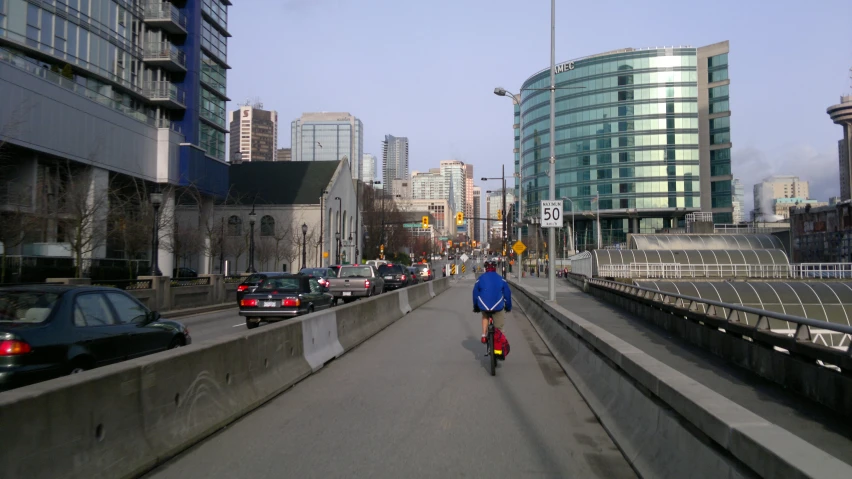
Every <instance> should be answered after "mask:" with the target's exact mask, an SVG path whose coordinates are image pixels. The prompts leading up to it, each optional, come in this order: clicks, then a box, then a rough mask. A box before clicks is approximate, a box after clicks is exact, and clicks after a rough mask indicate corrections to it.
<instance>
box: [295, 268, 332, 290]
mask: <svg viewBox="0 0 852 479" xmlns="http://www.w3.org/2000/svg"><path fill="white" fill-rule="evenodd" d="M299 274H304V275H305V276H313V277H314V278H317V280H319V283H320V284H321V285H323V286H325V287H326V288H328V287H329V283H328V280H329V279H330V278H334V277H336V276H337V271H335V270H334V269H332V268H302V269H301V270H300V271H299Z"/></svg>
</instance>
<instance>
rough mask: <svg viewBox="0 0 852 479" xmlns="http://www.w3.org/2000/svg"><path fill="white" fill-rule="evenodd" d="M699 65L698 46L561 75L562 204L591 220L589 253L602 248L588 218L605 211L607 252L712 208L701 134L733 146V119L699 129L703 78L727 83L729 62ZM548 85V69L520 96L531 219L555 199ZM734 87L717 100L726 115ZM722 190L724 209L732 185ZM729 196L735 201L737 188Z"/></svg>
mask: <svg viewBox="0 0 852 479" xmlns="http://www.w3.org/2000/svg"><path fill="white" fill-rule="evenodd" d="M698 56H699V55H698V49H697V48H691V47H688V48H669V49H648V50H633V49H628V50H626V51H619V52H614V53H610V54H601V55H595V56H591V57H587V58H584V59H580V60H577V61H575V62H573V66H574V68H573V69H569V68H566V69H564V71H560V72H558V73H557V74H556V88H557V91H556V108H555V110H556V125H555V131H556V137H555V146H556V151H555V157H556V158H555V159H556V172H555V173H556V198H557V199H558V198H563V197H565V198H569V199H571V200H572V201H573V205H574V209H575V211H579V212H588V213H592V215H591V216H590V215H581V214H577V215H576V218H575V220H576V227H577V240H578V246H580V247H581V248H582V247H583V245H592V244H595V243H596V241H595V240H594V238H595V237H596V234H595V231H594V230H595V222H594V221H591V220H590V219H589V218H591V217H594V214H595V213H596V212H597V211H598V210H600V211H601V212H602V214H601V230H602V238H603V244H613V243H620V242H623V241H624V240H625V238H626V235H627V234H628V233H629V232H654V231H655V230H657V229H660V228H668V227H676V226H678V223H679V222H682V221H683V216H684V214H685V213H686V212H687V211H698V210H700V209H701V207H702V206H704V205H701V193H702V191H701V189H702V187H701V181H700V162H701V158H702V155H701V152H700V145H699V131H700V130H701V129H704V128H708V127H709V128H710V129H711V130H712V133H711V136H712V138H711V142H712V144H713V145H719V146H720V147H722V146H727V145H728V144H729V142H730V124H729V119H728V118H727V117H725V118H716V119H714V120H713V124H712V126H710V125H701V124H699V117H700V115H699V91H698V90H699V75H710V73H716V75H715V76H713V78H722V77H724V78H725V79H727V55H720V56H719V57H713V58H712V65H713V69H712V70H711V69H709V68H708V67H705V66H702V65H699V60H698ZM723 71H724V73H718V72H723ZM549 86H550V70H549V69H547V70H544V71H542V72H539V73H538V74H536V75H534V76H532V77H530V78H529V79H528V80H527V81H526V82H525V83H524V84H523V87H522V88H523V90H522V102H521V106H520V111H521V112H522V114H523V141H520V138H519V136H518V135H516V147H519V146H520V148H521V153H520V154H519V156H518V157H517V159H516V162H520V165H518V170H520V171H521V175H522V181H523V200H524V206H525V210H526V212H525V216H528V215H531V214H532V215H536V214H537V213H536V209H537V207H538V204H539V202H540V201H542V200H548V199H550V198H549V197H548V196H549V191H548V190H549V188H548V185H549V178H548V168H549V157H550V148H549V146H550V145H549V143H550V91H548V90H546V89H547V88H548V87H549ZM727 88H728V87H727V85H724V86H720V87H719V88H718V89H716V90H714V91H711V92H710V94H712V95H714V97H715V102H716V104H717V105H719V106H718V108H719V109H720V111H721V109H722V108H723V105H722V102H724V108H725V111H727V101H728V91H727ZM705 91H706V90H705ZM518 110H519V109H518V107H516V120H515V123H516V124H517V123H518V122H519V120H520V118H519V116H518V114H517V113H518ZM717 155H718V158H717V162H716V166H717V168H718V172H719V174H729V173H730V148H728V149H727V151H726V152H725V153H722V152H719V153H718V154H717ZM521 165H522V166H521ZM716 187H717V188H718V189H719V197H718V198H719V199H718V202H719V203H720V204H722V203H723V200H722V199H721V195H722V191H723V190H724V189H725V185H723V184H722V182H721V181H720V183H719V184H718V185H716ZM714 191H715V190H714ZM726 194H727V198H728V202H730V181H728V189H727V192H726ZM714 198H715V196H714ZM709 206H710V205H706V207H709ZM729 206H730V205H729ZM706 207H705V208H706ZM565 211H570V204H569V203H567V202H566V206H565ZM604 212H605V213H606V214H604Z"/></svg>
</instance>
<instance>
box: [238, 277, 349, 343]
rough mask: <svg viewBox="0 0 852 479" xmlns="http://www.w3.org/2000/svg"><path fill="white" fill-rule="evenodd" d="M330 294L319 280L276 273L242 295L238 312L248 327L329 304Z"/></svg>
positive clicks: (286, 317) (330, 301) (300, 313)
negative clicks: (251, 290)
mask: <svg viewBox="0 0 852 479" xmlns="http://www.w3.org/2000/svg"><path fill="white" fill-rule="evenodd" d="M333 299H334V297H333V296H332V295H331V294H329V293H328V288H325V287H323V286H322V285H320V284H319V280H318V279H317V278H314V277H309V276H306V275H303V274H288V273H278V274H275V275H270V276H268V277H267V278H266V279H264V280H263V281H262V282H261V283H260V284H259V285H258V286H257V288H256V289H255V290H254V291H253V292H251V293H247V294H245V295H243V298H242V299H241V300H240V316H243V317H244V318H246V327H247V328H249V329H253V328H256V327H258V326H260V323H261V322H275V321H282V320H285V319H288V318H292V317H294V316H299V315H302V314H309V313H312V312H314V311H320V310H323V309H327V308H330V307H331V304H332V300H333Z"/></svg>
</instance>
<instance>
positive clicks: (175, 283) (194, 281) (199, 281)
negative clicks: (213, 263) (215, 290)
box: [170, 276, 210, 288]
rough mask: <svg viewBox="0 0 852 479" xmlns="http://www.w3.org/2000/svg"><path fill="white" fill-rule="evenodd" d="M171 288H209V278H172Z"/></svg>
mask: <svg viewBox="0 0 852 479" xmlns="http://www.w3.org/2000/svg"><path fill="white" fill-rule="evenodd" d="M170 283H171V286H172V288H180V287H183V286H210V277H209V276H207V277H204V278H174V279H172V280H171V282H170Z"/></svg>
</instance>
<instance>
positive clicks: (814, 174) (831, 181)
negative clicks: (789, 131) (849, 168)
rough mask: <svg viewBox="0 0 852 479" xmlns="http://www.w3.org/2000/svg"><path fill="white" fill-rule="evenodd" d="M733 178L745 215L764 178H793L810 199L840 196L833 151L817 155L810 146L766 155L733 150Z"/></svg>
mask: <svg viewBox="0 0 852 479" xmlns="http://www.w3.org/2000/svg"><path fill="white" fill-rule="evenodd" d="M731 163H732V165H733V166H732V168H733V174H734V178H739V179H740V181H741V182H742V183H743V186H744V187H745V211H747V212H748V211H751V210H752V208H753V207H754V195H753V191H754V185H755V183H758V182H760V181H761V180H763V179H764V178H766V177H767V176H773V175H793V176H798V177H799V178H801V179H802V180H803V181H807V182H808V186H809V189H810V196H811V198H813V199H816V200H820V201H828V198H829V197H831V196H837V195H839V194H840V180H839V179H838V178H839V170H838V163H837V150H836V149H835V150H833V151H818V150H817V149H816V148H814V147H812V146H810V145H801V144H800V145H792V146H789V147H787V146H785V147H783V148H775V149H772V150H769V151H764V150H761V149H757V148H753V147H743V148H734V151H733V153H732V160H731ZM747 216H748V215H747Z"/></svg>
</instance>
